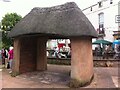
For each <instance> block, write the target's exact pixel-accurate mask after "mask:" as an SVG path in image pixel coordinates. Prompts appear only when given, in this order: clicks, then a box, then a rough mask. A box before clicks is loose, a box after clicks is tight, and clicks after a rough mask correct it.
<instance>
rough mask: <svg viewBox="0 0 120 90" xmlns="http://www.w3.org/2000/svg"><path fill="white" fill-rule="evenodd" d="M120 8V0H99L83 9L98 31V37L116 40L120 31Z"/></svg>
mask: <svg viewBox="0 0 120 90" xmlns="http://www.w3.org/2000/svg"><path fill="white" fill-rule="evenodd" d="M119 9H120V3H119V0H99V1H98V2H97V1H96V3H95V4H93V5H91V6H89V7H87V8H85V9H83V10H82V11H83V13H84V14H85V15H86V16H87V17H88V19H89V20H90V22H91V23H92V24H93V26H94V28H95V29H96V31H97V32H98V35H99V37H98V39H105V40H108V41H114V40H115V39H117V38H118V36H119V31H120V10H119Z"/></svg>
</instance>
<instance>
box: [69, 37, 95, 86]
mask: <svg viewBox="0 0 120 90" xmlns="http://www.w3.org/2000/svg"><path fill="white" fill-rule="evenodd" d="M71 49H72V57H71V80H73V82H74V81H77V82H78V83H79V86H83V85H85V84H86V83H88V82H90V81H91V78H92V76H93V55H92V38H90V37H78V38H72V39H71Z"/></svg>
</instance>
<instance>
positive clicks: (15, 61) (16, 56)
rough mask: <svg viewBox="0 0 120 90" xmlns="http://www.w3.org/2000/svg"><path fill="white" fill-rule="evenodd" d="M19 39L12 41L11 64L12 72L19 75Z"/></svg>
mask: <svg viewBox="0 0 120 90" xmlns="http://www.w3.org/2000/svg"><path fill="white" fill-rule="evenodd" d="M20 43H21V41H20V38H15V39H14V59H13V63H12V71H13V72H17V73H19V69H20V68H19V66H20V47H21V44H20Z"/></svg>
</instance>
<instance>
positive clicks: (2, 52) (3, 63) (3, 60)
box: [1, 48, 5, 65]
mask: <svg viewBox="0 0 120 90" xmlns="http://www.w3.org/2000/svg"><path fill="white" fill-rule="evenodd" d="M1 56H2V65H5V49H4V48H3V49H2V50H1Z"/></svg>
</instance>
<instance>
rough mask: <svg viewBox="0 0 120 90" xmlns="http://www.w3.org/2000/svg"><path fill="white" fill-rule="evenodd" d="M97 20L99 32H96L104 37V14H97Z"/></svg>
mask: <svg viewBox="0 0 120 90" xmlns="http://www.w3.org/2000/svg"><path fill="white" fill-rule="evenodd" d="M98 18H99V30H98V34H103V35H105V31H104V13H100V14H98Z"/></svg>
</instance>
